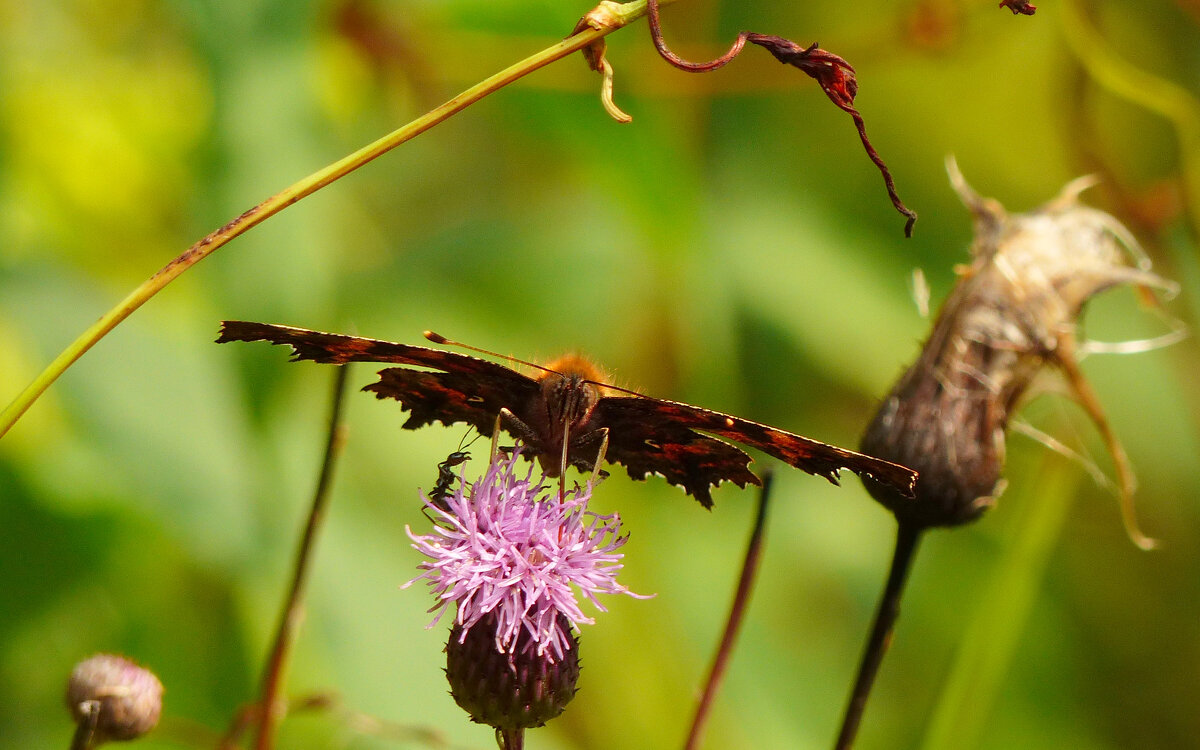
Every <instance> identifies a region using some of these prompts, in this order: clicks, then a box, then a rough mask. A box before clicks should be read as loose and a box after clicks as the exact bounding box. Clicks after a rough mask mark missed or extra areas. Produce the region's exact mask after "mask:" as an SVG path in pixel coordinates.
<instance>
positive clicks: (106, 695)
mask: <svg viewBox="0 0 1200 750" xmlns="http://www.w3.org/2000/svg"><path fill="white" fill-rule="evenodd" d="M162 693H163V686H162V683H161V682H159V681H158V678H157V677H155V676H154V673H153V672H151V671H150V670H148V669H143V668H142V667H139V666H138V665H136V664H134V663H133V662H131V661H129V660H128V659H126V658H124V657H121V656H114V655H112V654H97V655H95V656H93V657H91V658H90V659H87V660H85V661H81V662H80V663H79V664H77V665H76V666H75V669H74V670H73V671H72V672H71V679H70V681H69V682H68V683H67V707H68V708H69V709H70V710H71V715H72V716H73V717H74V718H75V721H76V722H79V721H81V720H84V719H85V718H87V717H88V714H89V713H91V712H98V717H97V718H96V726H95V730H94V733H93V739H92V744H93V745H99V744H101V743H103V742H109V741H111V740H132V739H137V738H138V737H141V736H142V735H143V734H145V733H146V732H149V731H150V730H151V729H153V728H154V727H155V726H156V725H157V724H158V717H159V714H160V713H161V712H162Z"/></svg>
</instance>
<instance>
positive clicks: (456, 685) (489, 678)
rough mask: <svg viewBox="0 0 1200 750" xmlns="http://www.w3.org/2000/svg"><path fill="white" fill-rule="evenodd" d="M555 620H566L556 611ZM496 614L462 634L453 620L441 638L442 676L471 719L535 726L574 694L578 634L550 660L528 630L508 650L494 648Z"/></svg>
mask: <svg viewBox="0 0 1200 750" xmlns="http://www.w3.org/2000/svg"><path fill="white" fill-rule="evenodd" d="M558 617H559V623H558V626H559V627H561V628H562V629H563V630H564V631H567V632H569V628H570V623H569V622H567V620H566V618H565V617H564V616H563V615H561V614H560V615H559V616H558ZM496 626H497V622H496V617H495V616H494V614H489V615H487V616H485V617H484V618H483V619H482V620H480V621H479V622H477V623H475V625H474V626H473V627H472V628H471V629H470V630H468V631H467V634H466V638H465V639H463V640H462V642H461V643H460V642H459V639H460V638H462V626H461V625H455V626H454V628H453V630H451V631H450V641H449V643H447V644H446V679H447V680H449V682H450V694H451V695H452V696H453V697H454V702H455V703H457V704H458V705H459V707H460V708H462V709H463V710H464V711H466V712H467V713H468V714H470V716H471V720H472V721H475V722H478V723H480V724H487V725H488V726H492V727H495V728H496V729H497V730H500V731H510V730H518V729H521V730H523V729H529V728H532V727H540V726H542V725H544V724H545V723H546V722H547V721H549V720H551V719H553V718H554V717H556V716H558V715H559V714H561V713H562V712H563V710H564V709H566V707H567V704H568V703H570V702H571V699H572V698H574V697H575V683H576V681H578V679H579V640H578V639H577V638H575V637H574V635H572V636H571V643H570V646H569V648H567V649H565V651H564V653H563V655H562V657H561V658H559V659H557V660H555V659H554V658H553V656H552V655H551V654H549V653H540V654H539V653H538V649H537V648H536V643H534V642H533V641H532V639H531V638H530V637H529V634H528V632H526V631H522V632H521V635H520V636H518V638H517V643H516V648H514V649H513V652H512V653H507V652H502V651H499V650H498V649H497V648H496Z"/></svg>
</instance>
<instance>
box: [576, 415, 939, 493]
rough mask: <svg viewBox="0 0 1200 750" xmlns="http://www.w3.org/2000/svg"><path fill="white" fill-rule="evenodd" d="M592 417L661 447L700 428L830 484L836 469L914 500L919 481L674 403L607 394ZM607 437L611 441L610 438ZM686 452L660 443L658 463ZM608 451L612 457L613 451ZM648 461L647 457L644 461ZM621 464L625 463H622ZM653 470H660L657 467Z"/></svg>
mask: <svg viewBox="0 0 1200 750" xmlns="http://www.w3.org/2000/svg"><path fill="white" fill-rule="evenodd" d="M593 418H594V419H595V420H596V423H597V424H601V425H604V426H611V427H612V430H611V433H610V434H612V433H616V432H617V427H616V425H618V424H619V425H635V424H641V425H646V426H647V427H646V428H645V429H646V431H647V432H653V433H654V435H657V436H658V437H655V436H651V437H649V439H650V440H652V441H654V442H656V443H664V442H666V441H668V438H676V437H678V436H680V435H681V431H682V433H690V434H693V435H694V434H695V433H693V432H691V431H692V430H700V431H702V432H707V433H711V434H713V435H719V436H721V437H723V438H726V439H728V440H732V441H734V442H737V443H741V444H742V445H749V446H751V447H754V448H758V449H759V450H761V451H762V452H763V453H767V454H769V455H771V456H774V457H775V458H778V459H779V460H781V461H784V462H785V463H787V464H789V465H791V466H794V467H796V468H797V469H800V470H801V471H806V472H808V473H809V474H815V475H817V476H822V477H825V478H826V479H828V480H829V481H830V482H833V483H834V484H837V483H838V473H839V471H840V470H841V469H849V470H850V471H852V472H854V473H855V474H858V475H859V476H868V477H871V478H872V479H874V480H875V481H877V482H881V483H883V484H886V485H888V486H890V487H893V488H895V489H896V490H897V491H898V492H900V493H902V494H903V495H904V496H905V497H912V496H913V487H914V486H915V484H916V481H917V473H916V472H915V471H913V470H911V469H909V468H906V467H904V466H901V465H899V464H894V463H891V462H889V461H884V460H881V459H878V458H873V457H871V456H868V455H865V454H862V453H855V452H854V451H850V450H846V449H845V448H838V447H837V446H835V445H828V444H826V443H821V442H818V441H816V440H812V439H810V438H806V437H802V436H800V435H794V434H792V433H790V432H784V431H783V430H778V429H775V428H774V427H768V426H767V425H765V424H759V423H758V422H751V421H750V420H748V419H740V418H738V417H734V416H730V415H728V414H722V413H720V412H716V411H710V410H708V409H702V408H700V407H698V406H691V405H690V404H682V403H679V402H677V401H662V400H660V399H656V398H646V397H641V398H639V397H625V396H609V397H606V398H602V399H600V401H599V403H597V405H596V409H595V412H594V413H593ZM611 439H613V438H612V437H610V440H611ZM620 442H621V443H622V444H623V446H625V447H626V449H627V450H629V451H632V450H633V449H634V447H633V446H628V444H627V443H626V441H625V440H623V439H621V440H620ZM690 450H691V448H690V445H689V444H687V443H681V444H680V445H679V446H678V447H672V448H671V449H669V450H668V448H667V445H665V444H664V445H663V451H662V452H661V459H662V460H663V461H667V460H670V459H671V458H672V456H671V455H670V454H671V452H682V453H684V454H685V455H688V454H689V451H690ZM739 452H740V451H739ZM609 453H610V454H611V453H612V448H611V447H610V448H609ZM743 455H744V454H743ZM614 460H621V459H614ZM649 460H650V459H647V461H649ZM621 462H622V463H624V461H623V460H621ZM741 468H742V470H743V471H745V472H746V473H747V474H748V473H749V471H748V470H746V469H745V466H742V467H741ZM652 470H653V471H660V472H661V469H660V468H659V467H658V466H657V465H655V466H654V468H653V469H652ZM712 476H713V478H714V479H715V480H716V481H714V482H712V484H716V482H719V481H721V480H722V479H732V480H733V481H737V479H736V478H735V477H730V476H720V475H718V474H717V473H715V472H714V473H713V475H712ZM751 476H752V475H751ZM689 491H690V490H689ZM697 497H699V496H697Z"/></svg>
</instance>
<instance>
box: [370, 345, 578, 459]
mask: <svg viewBox="0 0 1200 750" xmlns="http://www.w3.org/2000/svg"><path fill="white" fill-rule="evenodd" d="M441 353H442V354H453V352H441ZM453 356H456V357H458V356H463V355H459V354H453ZM467 359H473V358H472V357H467ZM481 361H482V360H481ZM489 364H490V363H489ZM445 369H449V368H445ZM502 369H503V373H500V374H496V373H493V374H491V375H487V376H480V375H479V374H477V373H474V372H459V371H451V372H429V371H425V370H409V369H406V368H403V367H389V368H388V369H386V370H380V371H379V382H377V383H371V384H370V385H368V386H366V387H365V388H363V390H364V391H372V392H374V394H375V397H376V398H394V399H396V400H397V401H399V402H400V403H401V405H402V406H403V407H404V408H405V409H407V410H408V411H410V412H412V416H410V417H409V418H408V421H407V422H405V423H404V425H403V427H404V429H406V430H415V429H417V428H418V427H424V426H425V425H427V424H433V423H434V422H441V423H442V424H445V425H451V424H454V423H455V422H466V423H468V424H470V425H471V426H472V427H474V428H475V429H477V430H479V432H480V433H482V434H483V435H491V434H492V431H493V430H494V429H495V428H496V417H497V416H498V415H499V414H500V410H501V409H505V408H507V409H509V410H510V411H512V412H514V413H515V414H516V415H517V417H518V418H523V417H525V414H524V413H523V411H524V410H525V409H526V408H527V405H528V404H530V403H531V402H532V400H533V399H535V398H537V397H538V396H539V395H540V392H541V389H540V388H539V387H538V384H537V382H536V381H534V380H533V379H532V378H527V377H525V376H524V375H522V374H521V373H519V372H516V371H515V370H510V369H508V368H507V367H504V368H502ZM531 448H532V449H533V450H535V451H537V450H538V449H539V446H531ZM593 459H594V457H593Z"/></svg>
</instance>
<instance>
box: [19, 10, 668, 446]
mask: <svg viewBox="0 0 1200 750" xmlns="http://www.w3.org/2000/svg"><path fill="white" fill-rule="evenodd" d="M674 1H675V0H658V2H659V5H667V4H669V3H671V2H674ZM601 6H603V7H604V8H605V9H606V10H608V11H609V14H608V16H607V18H608V23H607V24H606V25H605V26H604V28H599V29H596V28H586V29H584V30H582V31H580V32H579V33H577V34H574V35H572V36H570V37H567V38H566V39H564V40H563V41H561V42H559V43H558V44H555V45H553V46H550V47H547V48H546V49H544V50H542V51H541V52H538V53H537V54H534V55H531V56H529V57H527V58H525V59H524V60H522V61H520V62H518V63H516V64H515V65H511V66H509V67H508V68H505V69H504V70H502V71H500V72H499V73H496V74H495V75H493V76H491V77H490V78H486V79H484V80H483V81H480V82H479V83H477V84H475V85H474V86H472V87H470V88H468V89H467V90H466V91H463V92H462V93H461V94H459V95H458V96H455V97H454V98H452V99H450V100H449V101H447V102H446V103H444V104H442V105H440V106H438V107H435V108H434V109H432V110H430V111H429V112H427V113H426V114H424V115H422V116H421V117H418V118H417V119H415V120H413V121H412V122H410V123H408V124H407V125H405V126H403V127H401V128H399V129H397V130H394V131H392V132H391V133H389V134H388V135H386V136H384V137H382V138H380V139H379V140H377V141H375V142H374V143H371V144H369V145H367V146H364V147H363V148H361V149H359V150H358V151H355V152H354V153H352V154H350V155H349V156H346V157H345V158H342V159H340V160H338V161H336V162H334V163H332V164H330V165H329V166H327V167H325V168H324V169H321V170H318V171H316V172H314V173H312V174H311V175H309V176H308V177H305V178H304V179H302V180H300V181H299V182H296V183H295V184H293V185H291V186H289V187H287V188H285V189H284V190H283V191H282V192H279V193H277V194H275V195H273V196H271V197H270V198H268V199H266V200H265V201H263V202H262V203H259V204H258V205H257V206H254V207H253V208H251V209H249V210H248V211H245V212H244V213H242V214H241V215H240V216H238V217H237V218H235V219H233V220H232V221H230V222H229V223H228V224H226V225H225V226H223V227H221V228H220V229H217V230H216V231H214V232H211V233H210V234H208V235H206V236H205V237H203V238H202V239H200V240H199V241H198V242H196V243H195V244H194V245H192V246H191V247H189V248H188V249H187V250H185V251H184V252H183V253H182V254H181V255H180V256H179V257H177V258H175V259H174V260H172V261H171V262H170V263H168V264H167V265H165V266H163V267H162V268H161V269H159V271H158V272H157V273H155V274H154V275H153V276H151V277H150V278H149V279H147V280H146V281H145V282H143V283H142V284H141V285H140V286H138V287H137V288H136V289H134V290H133V291H132V292H130V293H129V294H128V295H127V296H126V297H125V298H124V299H122V300H121V301H120V302H118V303H117V304H116V306H115V307H113V308H112V309H111V310H109V311H108V312H106V313H104V315H102V316H101V317H100V319H99V320H97V321H96V322H95V323H93V324H92V325H91V326H90V327H88V328H87V330H85V331H84V332H83V333H81V334H80V335H79V337H78V338H76V339H75V340H74V341H72V342H71V343H70V345H68V346H67V348H66V349H64V350H63V351H62V353H60V354H59V355H58V356H57V357H55V358H54V360H53V361H52V362H50V364H49V365H47V366H46V368H45V369H44V370H42V371H41V372H40V373H38V375H37V376H36V377H35V378H34V379H33V381H32V382H31V383H30V384H29V385H28V386H26V387H25V390H23V391H21V393H19V394H18V395H17V397H16V398H14V399H13V401H12V402H11V403H10V404H9V405H8V406H7V407H6V408H5V409H4V411H3V412H0V437H3V436H4V435H5V434H6V433H7V432H8V431H9V430H10V429H11V428H12V426H13V425H14V424H16V422H17V420H18V419H20V418H21V415H23V414H24V413H25V412H26V411H27V410H28V409H29V407H30V406H32V405H33V402H34V401H37V399H38V398H39V397H40V396H41V395H42V394H43V393H45V392H46V389H47V388H49V387H50V386H51V384H53V383H54V381H55V380H57V379H58V378H59V376H60V375H62V374H63V373H64V372H66V370H67V368H69V367H70V366H71V365H72V364H74V363H75V361H76V360H78V359H79V358H80V357H82V356H83V355H84V354H85V353H86V352H87V351H88V349H91V348H92V347H93V346H94V345H95V344H96V342H98V341H99V340H100V339H102V338H104V337H105V336H106V335H107V334H108V332H109V331H111V330H112V329H113V328H116V327H117V326H118V325H119V324H120V323H121V322H122V321H123V320H125V318H128V317H129V316H130V315H131V314H133V311H134V310H137V309H138V308H139V307H141V306H142V305H143V304H145V303H146V301H147V300H149V299H150V298H151V297H153V296H154V295H156V294H158V293H159V292H160V291H161V290H162V289H163V288H164V287H165V286H166V285H167V284H170V283H171V282H172V281H174V280H175V279H176V277H178V276H179V275H180V274H182V273H183V272H184V271H186V270H188V269H189V268H191V267H192V266H194V265H195V264H196V263H198V262H200V261H201V260H203V259H204V258H207V257H208V256H209V255H211V254H212V253H213V252H214V251H215V250H217V249H218V248H220V247H223V246H224V245H225V244H226V243H228V242H229V241H230V240H232V239H234V238H235V237H238V236H240V235H242V234H245V233H246V232H247V231H249V230H250V229H252V228H253V227H256V226H258V225H259V224H261V223H262V222H263V221H266V220H267V219H268V218H270V217H272V216H274V215H275V214H277V213H279V212H280V211H282V210H283V209H285V208H287V207H288V206H291V205H292V204H294V203H296V202H298V201H300V200H301V199H303V198H307V197H308V196H310V195H312V194H313V193H315V192H317V191H318V190H320V189H321V188H323V187H325V186H326V185H329V184H330V183H332V182H335V181H336V180H339V179H341V178H342V177H345V176H346V175H348V174H350V173H351V172H353V171H354V170H356V169H358V168H359V167H361V166H363V165H364V164H367V163H368V162H370V161H372V160H374V159H376V158H378V157H380V156H382V155H384V154H386V153H387V152H388V151H391V150H392V149H394V148H396V147H397V146H399V145H400V144H402V143H405V142H407V141H410V140H412V139H413V138H415V137H417V136H418V135H420V134H421V133H424V132H425V131H426V130H429V129H430V128H432V127H433V126H435V125H437V124H439V123H441V122H442V121H443V120H446V119H448V118H450V117H451V116H453V115H456V114H458V113H459V112H461V111H463V110H464V109H466V108H467V107H469V106H470V105H472V104H474V103H475V102H477V101H479V100H480V99H482V98H484V97H485V96H487V95H488V94H491V93H494V92H496V91H499V90H500V89H502V88H504V87H505V86H507V85H508V84H510V83H512V82H513V81H516V80H518V79H520V78H522V77H524V76H526V75H528V74H530V73H532V72H533V71H535V70H537V69H539V68H542V67H544V66H546V65H549V64H550V63H552V62H555V61H557V60H560V59H562V58H564V57H566V56H568V55H571V54H573V53H575V52H578V51H579V50H581V49H583V48H584V47H587V46H588V45H590V44H592V43H593V42H595V41H596V40H597V39H600V38H602V37H604V36H606V35H608V34H611V33H612V32H613V31H616V30H617V29H619V28H623V27H624V26H626V25H628V24H629V23H630V22H631V21H634V20H636V19H638V18H640V17H641V16H643V15H645V13H646V0H635V2H630V3H624V4H617V3H612V2H608V1H607V0H605V2H602V3H601Z"/></svg>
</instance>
